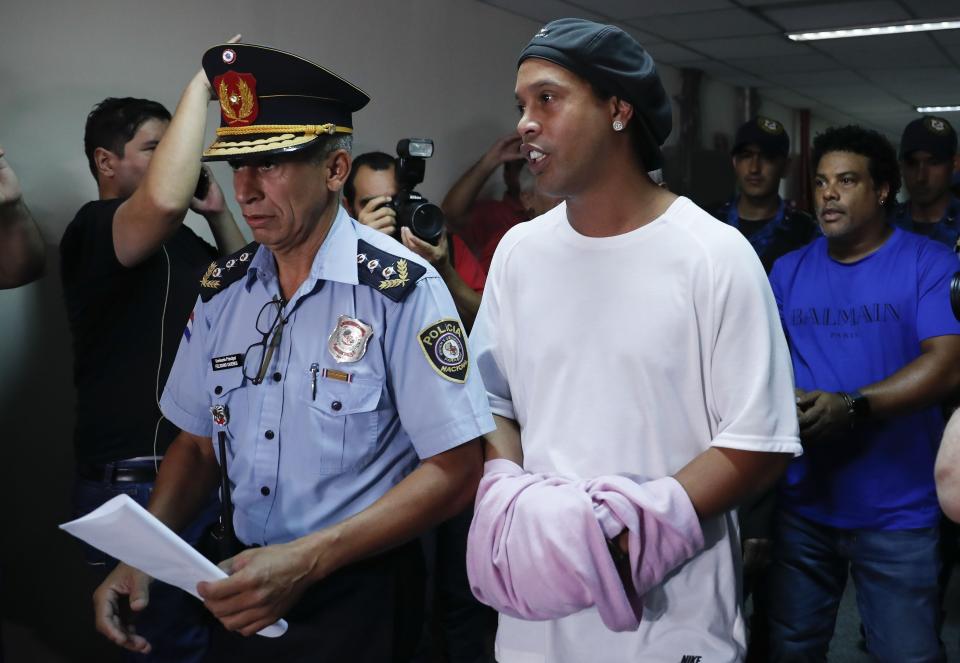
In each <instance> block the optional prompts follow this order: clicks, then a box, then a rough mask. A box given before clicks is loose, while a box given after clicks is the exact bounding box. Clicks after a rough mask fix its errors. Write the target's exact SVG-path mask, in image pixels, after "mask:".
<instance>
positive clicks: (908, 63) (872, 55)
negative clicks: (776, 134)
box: [478, 0, 960, 138]
mask: <svg viewBox="0 0 960 663" xmlns="http://www.w3.org/2000/svg"><path fill="white" fill-rule="evenodd" d="M478 2H485V3H486V4H489V5H493V6H496V7H499V8H501V9H503V10H504V11H508V12H511V13H513V14H517V15H520V16H524V17H526V18H530V19H532V20H534V21H537V22H538V23H545V22H547V21H549V20H552V19H555V18H561V17H564V16H577V17H581V18H588V19H592V20H596V21H602V22H608V23H615V24H617V25H619V26H620V27H622V28H624V29H625V30H627V31H629V32H630V33H632V34H633V35H634V36H635V37H636V38H637V39H638V40H639V41H640V43H641V44H643V46H644V47H645V48H647V50H649V51H650V52H651V53H652V54H653V57H654V59H655V60H656V61H657V62H658V63H665V64H669V65H672V66H674V67H678V68H686V67H689V68H695V69H700V70H702V71H704V72H705V73H706V75H707V76H710V77H711V78H714V79H717V80H720V81H724V82H726V83H729V84H731V85H736V86H749V87H755V88H757V89H758V91H759V92H760V94H761V95H762V96H764V97H766V98H768V99H771V100H773V101H776V102H778V103H781V104H783V105H786V106H789V107H792V108H809V109H811V111H813V112H814V113H815V114H817V115H819V116H821V117H823V118H824V119H825V120H827V121H830V122H850V121H854V122H857V123H859V124H864V125H867V126H870V127H873V128H876V129H879V130H881V131H883V132H885V133H887V134H889V135H891V136H894V137H897V138H898V137H899V135H900V133H901V132H902V130H903V127H904V125H906V124H907V123H908V122H909V121H910V120H912V119H914V118H916V117H917V113H916V111H915V110H914V108H915V106H924V105H955V104H960V30H945V31H940V32H926V33H919V34H903V35H888V36H881V37H862V38H855V39H832V40H826V41H817V42H803V43H797V42H792V41H790V40H788V39H787V38H786V37H784V36H783V33H784V32H786V31H793V30H808V29H814V28H830V27H846V26H850V25H857V24H870V23H879V22H885V21H903V20H909V19H915V18H946V17H955V16H958V15H960V1H958V0H869V1H867V0H812V1H811V0H569V1H568V0H478ZM947 117H948V118H950V119H952V120H954V118H955V120H954V124H957V125H960V113H950V114H948V115H947Z"/></svg>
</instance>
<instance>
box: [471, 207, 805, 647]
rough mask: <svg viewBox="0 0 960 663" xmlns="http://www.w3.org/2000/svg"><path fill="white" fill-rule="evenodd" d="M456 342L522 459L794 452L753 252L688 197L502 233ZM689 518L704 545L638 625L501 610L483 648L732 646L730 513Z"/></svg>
mask: <svg viewBox="0 0 960 663" xmlns="http://www.w3.org/2000/svg"><path fill="white" fill-rule="evenodd" d="M470 347H471V351H472V353H473V354H474V356H475V364H476V366H478V367H479V369H480V371H481V373H482V376H483V380H484V383H485V384H486V387H487V392H488V396H489V398H490V404H491V407H492V409H493V411H494V413H496V414H499V415H501V416H504V417H508V418H511V419H514V420H516V421H517V422H518V423H519V425H520V431H521V440H522V444H523V453H524V467H525V469H527V470H529V471H533V472H560V473H563V474H568V475H573V476H577V477H581V478H587V477H593V476H597V475H602V474H620V473H631V474H636V475H639V476H641V477H645V478H658V477H662V476H666V475H670V474H673V473H675V472H677V470H679V469H680V468H681V467H683V466H684V465H686V464H687V463H688V462H689V461H690V460H692V459H693V458H694V457H695V456H697V455H699V454H700V453H701V452H703V451H704V450H706V449H707V448H708V447H710V446H719V447H731V448H735V449H744V450H750V451H776V452H789V453H795V454H798V453H800V443H799V437H798V431H797V418H796V411H795V404H794V397H793V374H792V369H791V365H790V356H789V351H788V349H787V344H786V341H785V339H784V336H783V331H782V329H781V326H780V322H779V317H778V315H777V309H776V304H775V303H774V300H773V295H772V293H771V291H770V286H769V284H768V282H767V278H766V275H765V274H764V271H763V268H762V266H761V265H760V261H759V260H758V259H757V257H756V254H755V253H754V251H753V249H752V248H751V247H750V245H749V244H748V243H747V242H746V240H744V239H743V237H742V236H741V234H740V233H739V232H738V231H737V230H736V229H734V228H732V227H730V226H728V225H726V224H723V223H720V222H718V221H717V220H716V219H714V218H712V217H711V216H709V215H708V214H707V213H706V212H704V211H703V210H701V209H700V208H698V207H697V206H695V205H694V204H693V203H692V202H691V201H690V200H688V199H686V198H680V199H678V200H677V201H675V202H674V203H673V204H672V205H671V206H670V208H669V209H668V210H667V211H666V212H665V213H664V214H663V215H662V216H660V217H659V218H657V219H655V220H654V221H652V222H651V223H649V224H647V225H645V226H643V227H642V228H639V229H637V230H634V231H632V232H629V233H626V234H623V235H618V236H615V237H601V238H591V237H585V236H583V235H580V234H579V233H577V232H576V231H575V230H574V229H573V228H572V227H571V226H570V224H569V222H568V221H567V214H566V205H565V204H561V205H559V206H557V207H556V208H554V209H553V210H552V211H550V212H548V213H547V214H545V215H543V216H542V217H540V218H538V219H535V220H534V221H531V222H529V223H522V224H520V225H518V226H516V227H515V228H513V229H511V230H510V232H508V233H507V235H506V236H505V237H504V238H503V240H502V241H501V242H500V245H499V247H498V248H497V251H496V254H495V256H494V258H493V263H492V265H491V268H490V273H489V275H488V276H487V284H486V287H485V289H484V293H483V303H482V305H481V307H480V312H479V315H478V317H477V320H476V323H475V325H474V328H473V333H472V335H471V338H470ZM703 530H704V539H705V541H706V547H705V549H704V550H703V551H702V552H701V553H700V554H698V555H697V556H696V557H694V558H693V559H691V560H690V561H689V562H687V563H686V564H685V565H684V566H682V567H680V569H678V570H677V571H676V572H675V573H674V574H673V575H671V576H670V577H669V578H668V579H667V580H666V581H665V582H664V583H663V584H662V585H661V586H659V587H658V588H657V589H655V590H653V591H651V592H649V593H648V594H647V595H646V597H645V600H644V615H643V621H642V623H641V625H640V629H639V630H638V631H637V632H630V633H614V632H612V631H609V630H607V628H606V627H605V626H604V625H603V623H602V622H601V621H600V618H599V615H598V614H597V612H596V610H595V609H591V610H586V611H583V612H580V613H578V614H576V615H572V616H570V617H567V618H564V619H559V620H554V621H548V622H530V621H524V620H519V619H515V618H511V617H507V616H504V615H501V616H500V627H499V630H498V633H497V659H498V660H499V661H501V663H541V662H544V661H550V662H551V663H554V662H570V663H582V662H584V661H590V662H591V663H602V662H605V661H609V662H611V663H622V662H623V661H634V660H635V661H643V662H644V663H659V662H662V663H681V661H698V662H699V663H730V662H731V661H739V660H741V659H742V658H743V656H744V653H745V647H744V625H743V619H742V616H741V613H740V604H741V600H740V599H741V597H740V589H739V588H740V582H739V576H740V554H739V541H738V533H737V527H736V521H735V518H734V514H732V513H730V514H726V515H725V516H723V517H719V518H715V519H712V520H710V521H707V522H705V523H703ZM698 656H699V657H700V658H697V657H698ZM684 657H688V658H684Z"/></svg>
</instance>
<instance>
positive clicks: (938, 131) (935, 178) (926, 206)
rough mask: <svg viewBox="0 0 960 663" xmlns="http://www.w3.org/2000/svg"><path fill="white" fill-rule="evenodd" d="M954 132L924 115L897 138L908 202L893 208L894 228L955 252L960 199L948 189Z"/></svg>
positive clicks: (941, 121)
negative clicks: (898, 139)
mask: <svg viewBox="0 0 960 663" xmlns="http://www.w3.org/2000/svg"><path fill="white" fill-rule="evenodd" d="M956 156H957V132H956V131H954V129H953V127H952V126H951V125H950V123H949V122H947V121H946V120H945V119H943V118H942V117H935V116H933V115H926V116H924V117H921V118H917V119H916V120H914V121H913V122H911V123H910V124H908V125H907V126H906V128H904V130H903V136H902V137H901V138H900V172H901V173H902V174H903V184H904V187H905V188H906V189H907V194H909V196H910V199H909V200H908V201H907V202H905V203H900V204H899V205H896V206H895V207H894V208H893V214H892V218H891V219H890V221H891V222H892V223H893V225H895V226H897V227H899V228H903V229H904V230H909V231H910V232H915V233H918V234H920V235H925V236H927V237H929V238H930V239H932V240H935V241H938V242H941V243H943V244H946V245H947V246H949V247H950V248H951V249H954V250H956V249H957V239H958V238H960V200H958V199H957V197H956V196H955V195H954V194H953V192H952V191H951V190H950V182H951V178H952V176H953V168H954V165H955V163H956Z"/></svg>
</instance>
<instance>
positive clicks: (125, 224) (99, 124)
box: [60, 75, 244, 662]
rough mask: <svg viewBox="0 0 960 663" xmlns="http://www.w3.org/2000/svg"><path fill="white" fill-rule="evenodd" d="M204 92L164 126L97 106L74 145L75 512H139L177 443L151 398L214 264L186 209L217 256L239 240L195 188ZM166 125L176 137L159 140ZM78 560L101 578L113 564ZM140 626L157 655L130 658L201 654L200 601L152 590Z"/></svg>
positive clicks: (115, 106) (212, 200)
mask: <svg viewBox="0 0 960 663" xmlns="http://www.w3.org/2000/svg"><path fill="white" fill-rule="evenodd" d="M209 96H210V92H209V88H208V86H207V83H206V79H205V78H204V77H203V76H202V75H199V76H197V77H196V78H195V79H194V80H193V81H192V82H191V83H190V84H189V85H188V86H187V88H186V89H185V90H184V93H183V97H182V99H181V101H180V104H179V106H178V108H177V112H176V114H175V115H174V116H173V118H171V117H170V114H169V112H167V110H166V109H165V108H164V107H163V106H161V105H160V104H158V103H156V102H153V101H148V100H144V99H132V98H123V99H115V98H108V99H105V100H104V101H103V102H101V103H100V104H98V105H97V106H96V107H94V109H93V110H92V111H91V113H90V115H89V116H88V117H87V123H86V129H85V134H84V148H85V152H86V155H87V159H88V162H89V166H90V171H91V173H92V174H93V176H94V178H95V179H96V180H97V188H98V193H99V197H98V199H97V200H95V201H92V202H89V203H87V204H86V205H84V206H83V207H82V208H80V211H79V212H77V215H76V217H75V218H74V219H73V221H72V222H71V223H70V224H69V226H68V227H67V229H66V231H65V232H64V235H63V238H62V239H61V242H60V254H61V275H62V279H63V289H64V296H65V299H66V306H67V315H68V318H69V322H70V330H71V333H72V336H73V349H74V357H75V359H74V362H75V363H74V382H75V384H76V387H77V419H76V427H75V430H74V447H75V452H76V459H77V479H76V486H75V490H74V509H75V511H76V512H77V514H78V515H79V514H83V513H87V512H89V511H90V510H92V509H94V508H96V507H97V506H99V505H100V504H102V503H103V502H105V501H107V500H109V499H110V498H112V497H114V496H116V495H118V494H120V493H126V494H128V495H130V496H131V497H133V498H134V499H137V500H138V501H140V502H141V503H142V504H144V505H145V504H146V502H147V500H148V498H149V495H150V491H151V490H152V488H153V480H154V478H155V476H156V471H157V466H158V465H159V462H160V460H161V458H162V456H163V453H164V451H165V449H166V447H167V446H168V445H169V444H170V442H171V441H172V440H173V438H174V437H175V436H176V435H177V434H178V433H179V430H178V429H177V428H176V427H175V426H173V425H172V424H170V422H168V421H166V420H165V419H164V418H163V417H162V416H161V414H160V410H159V407H158V405H157V401H158V399H159V394H160V392H161V390H162V389H163V385H164V383H165V382H166V378H167V374H168V373H169V371H170V367H171V365H172V364H173V359H174V356H175V354H176V349H177V345H178V344H179V340H180V337H181V335H182V334H189V333H190V322H189V319H188V318H189V316H190V312H191V307H192V306H193V303H194V301H195V299H196V296H197V291H198V282H199V277H200V275H201V274H202V273H203V270H204V269H205V268H206V267H207V266H208V265H209V264H210V263H211V261H212V260H214V259H215V258H216V256H217V252H216V251H214V249H213V248H212V247H211V246H209V245H208V244H207V243H206V242H204V241H203V240H201V239H200V238H199V237H197V235H196V234H194V233H193V232H192V231H191V230H190V229H188V228H186V227H185V226H184V225H183V218H184V216H185V214H186V211H187V209H188V208H190V209H193V210H194V211H196V212H198V213H199V214H202V215H203V216H204V217H205V218H206V220H207V222H208V223H209V224H210V229H211V231H212V232H213V235H214V238H215V240H216V242H217V245H218V248H219V250H220V252H222V253H230V252H232V251H235V250H236V249H238V248H240V247H241V246H243V244H244V240H243V236H242V235H241V234H240V231H239V229H238V228H237V226H236V223H235V222H234V220H233V217H232V215H231V214H230V212H229V211H228V210H227V208H226V205H225V203H224V198H223V193H222V192H221V190H220V187H219V186H218V185H217V184H216V182H214V181H213V180H212V178H210V176H209V173H205V175H204V177H203V179H204V180H206V182H204V183H202V184H199V185H198V180H200V179H201V178H200V172H201V170H200V169H201V166H200V153H201V150H202V141H203V132H204V126H205V120H206V106H207V101H208V99H209ZM168 127H176V128H178V129H179V130H178V131H171V132H170V136H172V137H173V138H172V139H171V140H166V141H164V140H162V139H163V137H164V135H165V133H166V131H167V128H168ZM204 189H205V190H204ZM194 194H196V197H195V195H194ZM185 325H186V330H185V329H184V327H185ZM215 512H216V502H215V500H212V501H211V504H210V508H209V509H208V510H207V512H206V513H205V514H204V516H203V517H202V518H201V519H199V520H198V521H197V522H196V523H194V524H193V525H191V526H190V527H189V528H188V529H187V530H185V531H184V532H182V534H183V536H184V537H185V538H186V539H187V540H189V541H191V542H192V543H196V541H197V540H199V536H200V534H201V532H202V530H203V529H204V528H205V527H206V526H207V525H208V524H209V523H210V522H211V520H212V518H213V515H214V514H215ZM87 553H88V562H89V563H90V564H91V565H93V566H96V567H99V568H98V571H99V574H102V575H105V574H106V573H107V572H108V571H109V570H110V568H111V567H112V566H113V564H114V562H113V560H110V559H108V558H106V557H105V556H104V555H102V554H101V553H98V552H97V551H95V550H93V549H88V551H87ZM137 629H138V631H139V632H140V633H143V634H148V635H150V636H152V637H150V641H151V642H152V643H154V650H153V652H152V653H150V654H148V655H147V656H146V658H144V655H140V654H137V655H134V654H129V656H130V660H141V661H142V660H152V661H178V662H182V661H194V660H197V661H199V660H202V657H203V655H204V652H205V650H206V643H207V639H208V634H207V627H206V626H205V624H204V616H203V612H202V611H201V606H200V604H199V603H197V602H196V601H193V600H192V599H191V598H189V597H188V596H187V595H186V594H183V593H182V592H179V591H178V590H175V589H173V588H170V587H157V588H156V589H155V591H154V592H153V593H152V594H151V598H150V606H149V607H148V609H147V611H146V612H145V613H143V614H142V616H141V617H140V618H139V621H138V624H137Z"/></svg>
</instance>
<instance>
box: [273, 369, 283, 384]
mask: <svg viewBox="0 0 960 663" xmlns="http://www.w3.org/2000/svg"><path fill="white" fill-rule="evenodd" d="M282 378H283V376H282V375H280V371H277V372H276V373H274V374H273V381H274V382H280V380H281V379H282Z"/></svg>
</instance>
